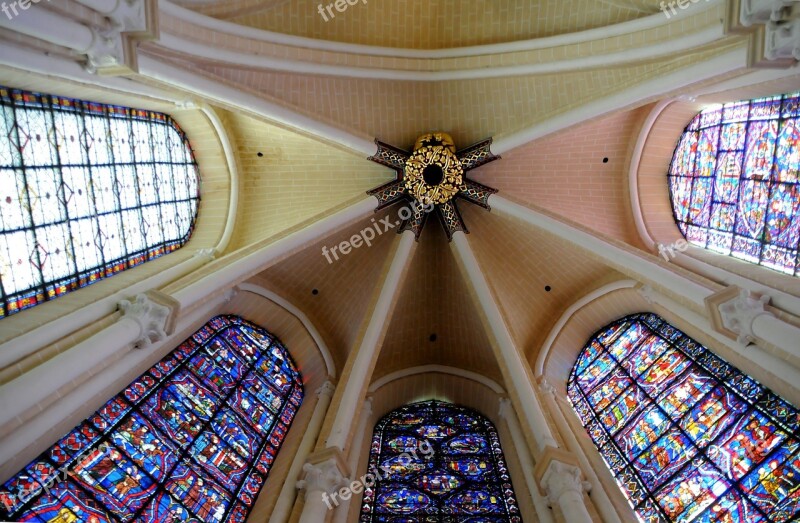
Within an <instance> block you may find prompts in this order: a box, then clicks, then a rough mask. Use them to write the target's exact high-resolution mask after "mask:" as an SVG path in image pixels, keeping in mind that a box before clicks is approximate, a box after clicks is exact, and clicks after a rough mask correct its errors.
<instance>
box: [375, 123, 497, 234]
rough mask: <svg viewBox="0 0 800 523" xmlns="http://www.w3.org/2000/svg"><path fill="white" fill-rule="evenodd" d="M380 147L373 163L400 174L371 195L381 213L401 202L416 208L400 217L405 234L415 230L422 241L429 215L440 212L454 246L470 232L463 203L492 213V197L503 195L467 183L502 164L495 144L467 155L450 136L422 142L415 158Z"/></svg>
mask: <svg viewBox="0 0 800 523" xmlns="http://www.w3.org/2000/svg"><path fill="white" fill-rule="evenodd" d="M375 143H376V144H377V146H378V152H377V153H375V155H374V156H370V157H369V160H372V161H373V162H377V163H379V164H381V165H385V166H387V167H389V168H391V169H394V171H395V172H396V173H397V178H396V179H395V180H393V181H391V182H389V183H387V184H384V185H381V186H380V187H378V188H376V189H372V190H371V191H367V194H370V195H372V196H375V197H376V198H378V207H377V208H376V209H375V210H376V211H378V210H380V209H383V208H384V207H387V206H389V205H392V204H394V203H397V202H401V201H405V202H409V203H410V204H411V205H410V206H409V209H410V210H408V211H406V212H405V216H403V214H402V213H401V214H400V218H401V220H402V225H401V227H400V231H401V232H402V231H405V230H406V229H411V230H412V231H414V236H415V237H416V238H419V235H420V233H421V232H422V228H423V227H425V223H426V222H427V220H428V215H429V214H431V213H432V212H435V213H436V214H437V215H438V216H439V219H440V220H441V222H442V225H443V226H444V230H445V232H446V233H447V238H448V240H450V239H452V238H453V233H455V232H456V231H464V232H465V233H468V232H469V231H468V230H467V227H466V225H464V220H463V219H462V218H461V213H460V212H459V211H458V205H457V200H458V199H459V198H461V199H464V200H466V201H468V202H471V203H474V204H476V205H480V206H481V207H483V208H484V209H486V210H489V204H488V200H489V196H490V195H492V194H494V193H496V192H497V190H496V189H492V188H491V187H487V186H485V185H483V184H480V183H478V182H475V181H473V180H469V179H467V177H466V173H467V172H468V171H471V170H472V169H475V168H477V167H480V166H481V165H483V164H486V163H489V162H491V161H494V160H498V159H499V158H500V157H499V156H495V155H494V154H492V152H491V151H490V150H489V148H490V146H491V145H492V139H491V138H488V139H486V140H483V141H481V142H478V143H476V144H474V145H470V146H469V147H467V148H466V149H462V150H461V151H456V146H455V143H453V139H452V138H451V137H450V135H449V134H446V133H430V134H425V135H423V136H420V137H419V138H418V139H417V142H416V143H415V144H414V151H413V152H410V153H409V152H406V151H403V150H402V149H398V148H397V147H393V146H391V145H389V144H385V143H383V142H380V141H378V140H375Z"/></svg>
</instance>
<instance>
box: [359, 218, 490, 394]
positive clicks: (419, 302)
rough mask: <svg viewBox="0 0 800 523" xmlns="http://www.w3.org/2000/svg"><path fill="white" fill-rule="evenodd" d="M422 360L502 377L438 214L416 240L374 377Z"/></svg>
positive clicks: (423, 362)
mask: <svg viewBox="0 0 800 523" xmlns="http://www.w3.org/2000/svg"><path fill="white" fill-rule="evenodd" d="M432 334H435V335H436V341H431V340H430V337H431V335H432ZM422 365H447V366H453V367H459V368H462V369H466V370H470V371H473V372H477V373H479V374H482V375H484V376H488V377H490V378H492V379H494V380H496V381H498V382H502V378H501V376H500V369H499V368H498V366H497V361H496V359H495V357H494V354H493V352H492V348H491V345H490V342H489V339H488V337H487V336H486V333H485V331H484V329H483V325H482V323H481V317H480V315H479V314H478V311H477V309H476V307H475V304H474V302H473V300H472V297H471V295H470V290H469V288H468V286H467V283H466V282H465V281H464V279H463V278H462V276H461V273H460V271H459V269H458V266H457V265H456V260H455V258H454V255H453V252H452V250H451V248H450V244H449V243H448V241H447V237H446V236H445V234H444V229H443V228H442V226H441V224H440V223H439V222H438V220H437V218H435V217H433V216H432V217H431V219H430V220H429V221H428V223H427V225H426V226H425V228H424V229H423V231H422V235H421V236H420V239H419V243H418V244H417V247H416V251H415V253H414V258H413V260H412V261H411V265H410V267H409V271H408V275H407V276H406V279H405V282H404V283H403V288H402V291H401V292H400V294H399V297H398V302H397V305H396V308H395V311H394V313H393V314H392V318H391V321H390V323H389V329H388V331H387V335H386V338H385V340H384V343H383V347H382V349H381V353H380V357H379V358H378V363H377V365H376V367H375V372H374V375H373V381H374V380H375V379H379V378H380V377H382V376H385V375H387V374H390V373H392V372H394V371H398V370H401V369H404V368H408V367H416V366H422Z"/></svg>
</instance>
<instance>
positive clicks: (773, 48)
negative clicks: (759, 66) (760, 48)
mask: <svg viewBox="0 0 800 523" xmlns="http://www.w3.org/2000/svg"><path fill="white" fill-rule="evenodd" d="M765 32H766V34H765V36H764V38H765V41H764V57H765V58H766V59H767V60H770V61H773V62H774V61H780V62H793V61H795V60H800V18H795V19H793V20H789V21H787V22H783V23H777V22H770V23H768V24H767V26H766V31H765Z"/></svg>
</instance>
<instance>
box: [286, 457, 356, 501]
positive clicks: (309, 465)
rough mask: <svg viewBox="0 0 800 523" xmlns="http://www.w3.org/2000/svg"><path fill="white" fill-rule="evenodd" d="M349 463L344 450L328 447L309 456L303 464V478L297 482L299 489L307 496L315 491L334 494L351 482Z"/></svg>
mask: <svg viewBox="0 0 800 523" xmlns="http://www.w3.org/2000/svg"><path fill="white" fill-rule="evenodd" d="M349 473H350V471H349V470H348V467H347V463H346V462H345V460H344V457H343V456H342V451H340V450H339V449H338V448H335V447H328V448H326V449H324V450H321V451H319V452H315V453H313V454H311V455H310V456H308V460H307V461H306V463H305V465H303V479H301V480H300V481H298V482H297V490H303V491H305V493H306V496H309V495H311V494H313V493H320V494H325V493H327V494H333V493H334V492H336V491H337V490H339V489H340V488H344V487H346V486H347V485H348V484H349V480H348V479H347V476H348V475H349Z"/></svg>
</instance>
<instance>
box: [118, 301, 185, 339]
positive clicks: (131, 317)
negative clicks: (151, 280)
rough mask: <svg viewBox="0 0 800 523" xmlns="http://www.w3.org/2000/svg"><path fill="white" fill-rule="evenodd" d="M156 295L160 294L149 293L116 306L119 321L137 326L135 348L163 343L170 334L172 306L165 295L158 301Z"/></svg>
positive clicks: (172, 317) (172, 316)
mask: <svg viewBox="0 0 800 523" xmlns="http://www.w3.org/2000/svg"><path fill="white" fill-rule="evenodd" d="M158 294H160V293H156V292H154V291H150V292H148V293H145V294H138V295H136V297H135V298H133V299H129V300H122V301H120V302H119V303H118V304H117V306H118V307H119V310H120V312H122V318H121V319H120V321H123V320H127V321H133V322H135V323H136V324H137V325H138V326H139V329H140V333H139V336H138V338H137V339H136V340H134V346H135V347H136V348H140V349H141V348H144V347H149V346H150V345H152V344H153V343H158V342H160V341H163V340H164V339H166V338H167V336H168V335H169V334H171V333H172V330H173V325H172V323H173V322H174V315H173V311H174V310H175V307H174V304H172V303H171V302H170V299H169V297H168V296H166V295H163V296H161V297H160V298H161V299H159V297H157V295H158ZM165 301H166V303H165ZM171 305H172V306H171Z"/></svg>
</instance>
